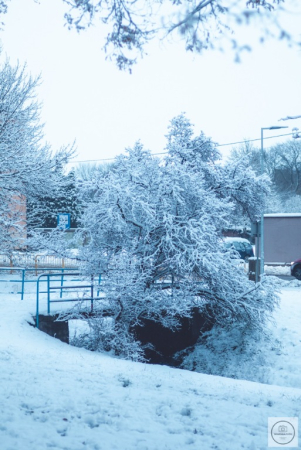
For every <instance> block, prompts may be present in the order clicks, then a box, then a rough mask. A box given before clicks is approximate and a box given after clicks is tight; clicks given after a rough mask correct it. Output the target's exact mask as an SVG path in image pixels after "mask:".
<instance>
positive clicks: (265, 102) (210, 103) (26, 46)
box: [0, 0, 301, 161]
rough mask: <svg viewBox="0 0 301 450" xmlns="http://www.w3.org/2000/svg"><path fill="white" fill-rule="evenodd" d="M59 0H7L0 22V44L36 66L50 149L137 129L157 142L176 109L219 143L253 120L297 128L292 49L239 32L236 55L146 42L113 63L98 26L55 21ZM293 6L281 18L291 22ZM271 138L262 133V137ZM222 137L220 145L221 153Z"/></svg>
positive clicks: (250, 131) (89, 153)
mask: <svg viewBox="0 0 301 450" xmlns="http://www.w3.org/2000/svg"><path fill="white" fill-rule="evenodd" d="M64 10H65V7H64V5H63V3H62V0H40V4H38V3H35V2H34V1H33V0H12V1H11V2H10V4H9V12H8V14H7V15H6V16H5V17H4V21H5V26H4V30H3V31H1V32H0V39H1V41H2V53H3V55H5V54H6V55H7V56H8V57H9V58H10V59H11V62H12V63H15V62H16V61H17V60H19V61H20V62H21V63H24V62H27V67H28V71H29V72H31V73H32V74H33V75H38V74H39V73H41V75H42V80H43V84H42V86H41V87H40V88H39V90H38V96H39V100H40V101H41V102H42V103H43V110H42V120H43V121H44V122H45V135H46V138H47V140H48V142H49V143H50V144H51V145H52V146H53V148H54V149H56V148H58V147H60V146H61V145H64V144H68V143H70V142H72V141H73V140H74V139H76V142H77V152H78V156H77V157H76V158H75V159H76V161H79V160H80V161H82V160H94V159H106V158H113V157H114V156H116V155H117V154H119V153H121V152H123V151H124V148H125V147H127V146H132V145H133V144H134V142H135V141H136V140H138V139H141V141H142V142H143V143H144V145H145V147H147V148H149V149H150V150H151V151H152V152H153V153H156V152H162V151H163V150H164V146H165V138H164V135H165V134H166V132H167V126H168V124H169V121H170V120H171V119H172V118H173V117H174V116H176V115H178V114H180V113H181V112H183V111H184V112H186V113H187V117H188V118H189V119H190V120H191V121H192V123H194V124H195V131H196V133H198V132H200V131H201V130H202V131H204V133H205V134H206V135H207V136H209V137H211V138H212V139H213V140H214V141H216V142H218V143H219V144H225V143H230V142H236V141H241V140H243V139H256V138H260V129H261V127H268V126H271V125H288V126H289V129H288V130H278V131H266V132H265V136H272V135H274V134H282V133H287V132H290V131H291V128H292V127H299V128H300V129H301V119H299V120H294V121H289V122H278V120H279V119H280V118H282V117H286V116H287V115H301V51H300V50H299V51H298V50H297V49H296V48H294V49H289V48H288V47H287V46H286V44H284V43H280V42H270V43H269V44H266V45H265V46H260V47H259V46H257V45H256V38H255V36H254V35H253V34H252V30H248V31H247V32H245V36H246V39H248V40H249V41H250V42H249V43H250V44H252V45H253V44H255V48H254V50H253V51H252V52H251V53H245V54H244V55H243V60H242V63H240V64H237V63H235V62H234V61H233V59H234V58H233V54H231V53H229V52H227V53H226V54H221V53H218V52H208V53H204V54H203V55H201V56H199V55H196V56H194V57H192V56H191V55H190V54H186V53H185V52H184V50H183V49H182V46H180V45H178V44H174V45H170V44H168V45H167V44H166V45H164V46H162V45H152V47H151V48H150V55H149V56H148V57H146V58H145V59H144V60H142V61H140V62H139V63H138V65H137V66H135V67H134V70H133V74H132V75H129V74H128V73H125V72H120V71H119V70H118V69H117V68H116V67H115V66H114V64H113V63H111V62H109V61H105V55H104V53H103V52H102V51H101V47H102V41H101V37H102V30H101V24H100V23H97V21H96V25H95V26H94V28H93V29H90V30H88V31H87V32H83V33H81V34H77V33H76V32H74V31H69V30H68V29H67V28H66V27H64V19H63V14H64ZM299 14H300V15H299V16H298V15H296V14H294V15H292V16H290V17H289V18H288V19H286V21H287V23H288V25H289V26H291V27H292V29H293V28H295V29H297V30H299V24H300V23H301V20H300V19H301V7H300V10H299ZM278 141H279V139H278V140H277V139H271V140H269V141H265V146H269V145H272V144H274V143H276V142H278ZM229 148H230V147H221V149H222V150H223V152H224V153H225V154H226V153H227V151H229Z"/></svg>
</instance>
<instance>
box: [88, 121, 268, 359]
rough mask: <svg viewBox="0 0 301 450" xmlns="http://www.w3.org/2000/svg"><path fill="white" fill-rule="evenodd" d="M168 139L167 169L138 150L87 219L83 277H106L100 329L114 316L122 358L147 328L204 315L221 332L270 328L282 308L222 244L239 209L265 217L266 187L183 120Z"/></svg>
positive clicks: (110, 179) (99, 192) (102, 187)
mask: <svg viewBox="0 0 301 450" xmlns="http://www.w3.org/2000/svg"><path fill="white" fill-rule="evenodd" d="M167 139H168V142H167V151H168V153H167V155H166V157H165V158H163V159H162V160H159V159H157V158H154V157H152V156H151V154H150V152H149V151H147V150H145V149H144V148H143V146H142V144H141V143H140V142H138V143H137V144H136V145H135V146H134V148H132V149H128V150H127V154H126V155H121V156H119V157H118V158H116V161H115V164H114V167H113V168H112V170H110V171H107V172H103V173H99V178H98V179H97V180H95V181H94V182H93V183H92V184H91V183H87V185H86V189H84V193H83V194H84V195H85V198H86V199H87V198H90V202H89V204H87V207H86V210H85V212H84V214H83V217H82V231H81V232H82V233H83V234H84V235H85V237H86V238H88V244H87V245H86V246H84V247H83V248H82V252H81V259H82V261H83V267H82V269H83V271H84V273H86V274H95V273H101V274H102V280H103V282H102V286H103V290H104V292H105V304H104V306H103V308H104V311H103V312H102V311H101V308H100V307H99V308H100V310H99V311H98V317H99V319H97V320H103V319H102V313H103V314H104V315H106V314H107V313H108V310H110V311H111V315H112V316H113V324H114V327H113V331H112V330H111V342H110V345H111V348H114V345H115V344H116V345H115V350H116V349H117V351H119V352H120V351H121V349H120V343H121V342H123V343H126V342H131V341H132V336H131V330H132V328H133V326H134V325H136V324H139V323H140V322H141V321H143V319H146V318H147V319H152V320H154V321H157V322H160V323H161V324H162V325H163V326H166V327H169V328H172V327H176V326H177V325H178V320H179V318H181V317H185V316H186V317H187V316H189V315H190V314H191V312H192V310H193V309H194V308H197V309H199V310H201V311H203V313H204V314H205V315H208V316H211V317H214V320H215V321H216V322H217V323H221V324H225V323H228V324H230V323H233V322H235V321H240V322H245V323H248V324H249V325H251V326H255V327H258V326H259V327H260V326H261V325H262V323H263V322H264V320H265V317H266V316H267V314H269V313H270V312H271V311H272V309H273V306H274V302H275V297H274V294H273V291H272V290H271V289H270V288H269V286H268V282H266V286H265V284H264V283H263V284H258V285H257V286H255V285H254V283H253V282H250V281H248V279H247V277H246V275H245V274H244V273H243V272H242V271H241V269H240V268H239V267H238V266H237V264H236V263H235V262H234V260H233V254H231V251H226V249H225V247H224V245H223V242H222V229H223V228H224V227H225V226H227V224H228V223H229V220H231V216H232V214H233V211H234V210H235V208H241V209H243V210H244V211H246V212H247V213H248V214H249V216H250V217H252V218H254V217H256V216H258V215H259V214H260V208H261V200H260V199H261V197H262V192H263V191H266V190H267V186H266V180H265V178H261V177H256V176H255V174H254V172H252V170H251V169H248V171H247V172H245V171H244V170H243V169H242V168H241V167H240V166H239V165H236V166H235V165H233V164H229V165H225V166H223V165H221V164H219V159H220V155H219V153H218V150H217V148H216V146H215V144H214V143H212V142H211V141H210V140H209V139H207V138H206V137H205V136H204V134H203V133H201V134H200V135H199V136H197V137H193V131H192V126H191V124H190V122H189V121H188V120H187V119H186V117H185V116H184V115H183V114H182V115H180V116H178V117H176V118H175V119H173V120H172V122H171V125H170V129H169V133H168V136H167ZM89 190H93V196H90V197H89V195H87V192H89ZM101 342H103V341H102V340H100V341H99V343H98V345H99V346H100V348H101ZM116 342H117V343H116ZM114 343H115V344H114ZM104 347H105V346H104ZM107 347H108V345H107V341H106V348H107Z"/></svg>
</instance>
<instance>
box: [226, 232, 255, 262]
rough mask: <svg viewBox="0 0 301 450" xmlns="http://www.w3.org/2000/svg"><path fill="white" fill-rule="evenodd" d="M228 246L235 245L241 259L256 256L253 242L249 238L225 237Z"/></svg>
mask: <svg viewBox="0 0 301 450" xmlns="http://www.w3.org/2000/svg"><path fill="white" fill-rule="evenodd" d="M224 241H225V246H226V248H231V247H233V248H234V250H236V251H237V252H238V253H239V255H240V257H241V259H246V258H251V257H253V256H254V251H253V247H252V244H251V243H250V241H248V239H244V238H238V237H237V238H235V237H227V238H225V239H224Z"/></svg>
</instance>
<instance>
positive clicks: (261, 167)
mask: <svg viewBox="0 0 301 450" xmlns="http://www.w3.org/2000/svg"><path fill="white" fill-rule="evenodd" d="M281 128H288V127H280V126H275V127H267V128H261V150H260V173H261V175H263V131H264V130H280V129H281ZM263 219H264V215H263V211H262V212H261V220H260V275H262V274H263V273H264V226H263Z"/></svg>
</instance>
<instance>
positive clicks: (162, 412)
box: [0, 283, 301, 450]
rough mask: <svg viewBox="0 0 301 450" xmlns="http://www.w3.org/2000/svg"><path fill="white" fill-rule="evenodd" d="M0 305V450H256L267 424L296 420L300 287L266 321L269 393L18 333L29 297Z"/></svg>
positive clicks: (262, 445) (300, 394) (286, 292)
mask: <svg viewBox="0 0 301 450" xmlns="http://www.w3.org/2000/svg"><path fill="white" fill-rule="evenodd" d="M295 285H296V283H295ZM297 285H298V283H297ZM297 285H296V286H297ZM0 298H1V317H0V373H1V390H0V448H1V450H46V449H53V450H113V449H118V450H155V449H156V450H164V449H165V450H183V449H191V450H211V449H215V450H238V449H248V450H255V449H256V450H259V449H260V450H263V449H266V448H267V423H268V418H269V417H298V415H299V412H300V405H301V376H300V373H301V331H300V323H301V289H300V287H295V288H288V287H287V288H284V289H283V292H282V296H281V310H280V311H277V312H276V314H275V319H276V322H277V327H275V336H276V337H277V338H278V340H280V341H282V343H283V346H282V350H281V352H280V353H279V354H278V355H275V354H274V353H273V352H271V355H270V360H269V359H268V358H269V354H268V353H267V352H266V353H265V359H266V360H265V365H266V367H268V366H269V365H270V371H271V373H272V375H270V376H271V378H272V380H273V382H274V385H268V384H260V383H255V382H251V381H246V380H234V379H230V378H222V377H218V376H212V375H204V374H200V373H195V372H189V371H185V370H180V369H173V368H169V367H165V366H153V365H147V364H140V363H132V362H128V361H122V360H118V359H114V358H111V357H109V356H107V355H103V354H99V353H92V352H88V351H86V350H84V349H78V348H75V347H71V346H68V345H67V344H64V343H62V342H60V341H58V340H56V339H53V338H51V337H49V336H48V335H46V334H44V333H42V332H40V331H39V330H37V329H35V328H33V327H31V326H29V325H28V323H27V321H28V320H31V315H30V313H34V311H35V298H34V295H33V297H32V299H31V300H30V299H26V300H24V301H20V300H19V296H14V295H4V294H1V297H0ZM272 353H273V354H272Z"/></svg>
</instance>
